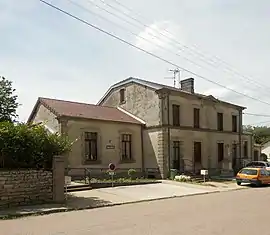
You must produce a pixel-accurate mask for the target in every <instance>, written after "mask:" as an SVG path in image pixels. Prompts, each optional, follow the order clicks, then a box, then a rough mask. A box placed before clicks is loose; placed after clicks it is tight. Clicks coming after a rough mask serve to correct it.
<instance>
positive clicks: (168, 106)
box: [167, 92, 171, 174]
mask: <svg viewBox="0 0 270 235" xmlns="http://www.w3.org/2000/svg"><path fill="white" fill-rule="evenodd" d="M167 118H168V120H167V124H168V161H169V162H168V170H169V172H168V173H169V174H170V171H171V128H170V95H169V92H168V93H167Z"/></svg>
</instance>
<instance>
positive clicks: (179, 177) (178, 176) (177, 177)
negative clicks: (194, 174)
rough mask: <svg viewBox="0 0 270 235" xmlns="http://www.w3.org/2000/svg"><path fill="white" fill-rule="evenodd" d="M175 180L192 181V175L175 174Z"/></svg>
mask: <svg viewBox="0 0 270 235" xmlns="http://www.w3.org/2000/svg"><path fill="white" fill-rule="evenodd" d="M174 180H175V181H179V182H191V181H192V180H191V177H190V176H187V175H177V176H175V179H174Z"/></svg>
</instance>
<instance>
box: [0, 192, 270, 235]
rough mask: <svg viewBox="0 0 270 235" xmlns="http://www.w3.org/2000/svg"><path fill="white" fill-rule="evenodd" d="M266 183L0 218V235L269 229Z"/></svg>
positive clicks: (159, 234) (209, 234)
mask: <svg viewBox="0 0 270 235" xmlns="http://www.w3.org/2000/svg"><path fill="white" fill-rule="evenodd" d="M269 201H270V187H263V188H250V189H247V190H246V189H245V190H238V191H229V192H222V193H213V194H208V195H200V196H190V197H184V198H174V199H167V200H161V201H153V202H147V203H137V204H131V205H123V206H115V207H108V208H99V209H92V210H84V211H73V212H67V213H58V214H51V215H46V216H35V217H25V218H23V219H17V220H8V221H0V228H1V229H0V234H1V235H7V234H8V235H45V234H46V235H48V234H50V235H58V234H59V235H60V234H61V235H64V234H67V235H86V234H93V235H94V234H97V235H98V234H106V235H127V234H132V235H148V234H149V235H150V234H154V235H170V234H173V235H175V234H192V235H197V234H198V235H202V234H206V235H212V234H215V235H219V234H220V235H227V234H230V235H234V234H237V235H238V234H246V235H249V234H252V235H254V234H255V233H257V232H258V231H264V232H266V231H268V230H269V214H268V210H267V208H266V206H267V205H268V204H269Z"/></svg>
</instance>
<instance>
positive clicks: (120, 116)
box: [29, 97, 142, 124]
mask: <svg viewBox="0 0 270 235" xmlns="http://www.w3.org/2000/svg"><path fill="white" fill-rule="evenodd" d="M39 103H40V104H42V105H44V106H45V107H46V108H48V109H49V110H50V111H51V112H53V113H54V114H55V115H56V116H57V117H61V116H62V117H63V116H64V117H73V118H86V119H95V120H103V121H115V122H124V123H133V124H142V122H140V121H139V120H137V119H135V118H134V117H132V116H131V115H128V114H127V112H122V111H121V110H119V109H117V108H112V107H106V106H97V105H94V104H87V103H79V102H73V101H66V100H57V99H50V98H42V97H40V98H38V101H37V105H38V104H39ZM37 105H36V106H37ZM33 111H34V112H35V108H34V110H33ZM33 115H34V114H33V113H32V114H31V116H30V117H29V121H30V120H31V119H32V118H33Z"/></svg>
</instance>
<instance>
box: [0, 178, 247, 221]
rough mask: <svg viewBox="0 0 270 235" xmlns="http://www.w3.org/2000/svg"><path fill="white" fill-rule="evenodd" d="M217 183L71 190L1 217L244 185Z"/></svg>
mask: <svg viewBox="0 0 270 235" xmlns="http://www.w3.org/2000/svg"><path fill="white" fill-rule="evenodd" d="M212 183H213V182H212ZM217 184H218V185H217V186H215V187H213V186H202V185H196V184H189V183H180V182H174V181H169V180H163V181H162V183H161V184H149V185H136V186H126V187H125V186H123V187H115V188H104V189H92V190H87V191H81V192H73V193H69V194H68V196H67V201H66V203H65V204H62V205H60V204H46V205H44V204H43V205H37V206H24V207H18V208H14V209H6V210H0V219H1V218H2V219H11V218H17V217H21V216H26V215H42V214H50V213H56V212H65V211H71V210H82V209H91V208H98V207H105V206H115V205H123V204H130V203H138V202H145V201H153V200H161V199H169V198H174V197H185V196H192V195H193V196H194V195H203V194H209V193H217V192H224V191H229V190H237V189H244V188H245V187H237V185H236V184H231V185H230V186H228V187H226V188H225V187H223V186H224V185H223V184H222V185H221V183H217Z"/></svg>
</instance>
